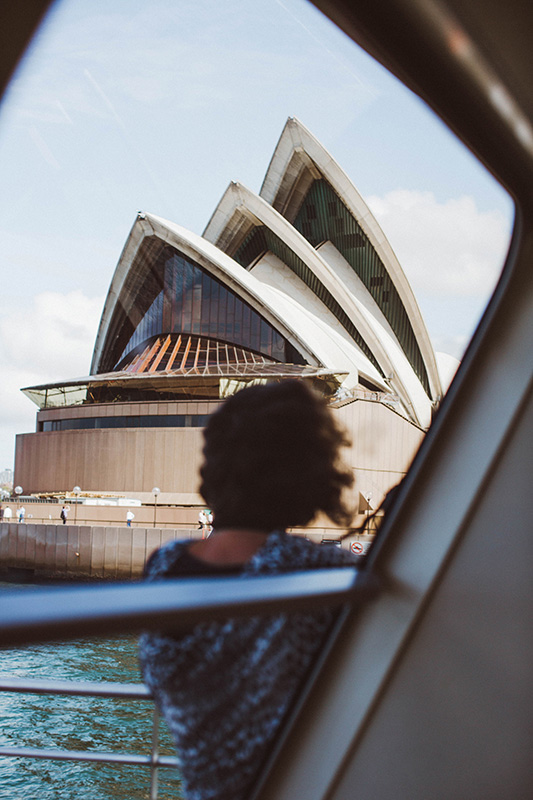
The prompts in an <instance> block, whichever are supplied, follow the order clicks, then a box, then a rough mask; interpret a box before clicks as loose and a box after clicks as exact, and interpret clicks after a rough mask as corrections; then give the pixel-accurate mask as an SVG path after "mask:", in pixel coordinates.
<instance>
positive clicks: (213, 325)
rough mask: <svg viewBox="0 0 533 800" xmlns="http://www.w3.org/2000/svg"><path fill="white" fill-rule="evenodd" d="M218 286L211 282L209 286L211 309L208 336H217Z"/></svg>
mask: <svg viewBox="0 0 533 800" xmlns="http://www.w3.org/2000/svg"><path fill="white" fill-rule="evenodd" d="M219 289H220V284H219V283H217V281H212V285H211V308H210V313H209V334H210V336H213V337H215V338H216V337H217V336H218V297H219Z"/></svg>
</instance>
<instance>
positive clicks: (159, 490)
mask: <svg viewBox="0 0 533 800" xmlns="http://www.w3.org/2000/svg"><path fill="white" fill-rule="evenodd" d="M160 492H161V489H160V488H159V486H154V488H153V489H152V494H153V496H154V528H155V522H156V517H157V496H158V494H159V493H160Z"/></svg>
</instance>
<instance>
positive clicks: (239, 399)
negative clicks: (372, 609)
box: [200, 381, 353, 530]
mask: <svg viewBox="0 0 533 800" xmlns="http://www.w3.org/2000/svg"><path fill="white" fill-rule="evenodd" d="M204 440H205V444H204V450H203V453H204V464H203V466H202V468H201V470H200V475H201V478H202V483H201V486H200V491H201V493H202V495H203V497H204V499H205V501H206V503H208V504H209V505H210V507H211V508H212V509H213V512H214V518H215V525H216V526H217V527H218V528H222V527H240V528H244V527H250V528H259V529H261V530H273V529H275V528H287V527H293V526H296V525H305V524H306V523H308V522H309V521H310V520H311V519H312V518H313V517H314V516H315V514H316V513H317V512H319V511H323V512H324V513H325V514H327V515H328V516H329V517H330V518H331V519H332V520H333V521H334V522H337V523H339V524H348V522H349V519H350V513H349V511H348V509H347V507H346V506H345V504H344V502H343V500H342V496H341V495H342V491H343V489H344V488H346V487H348V486H351V484H352V482H353V477H352V474H351V472H350V471H349V470H347V469H346V468H345V467H344V466H343V465H342V464H341V463H340V461H339V449H340V447H341V446H342V445H345V444H348V442H347V440H346V438H345V436H344V434H343V433H342V431H340V430H339V428H338V427H337V425H336V424H335V422H334V420H333V417H332V415H331V413H330V411H329V409H328V408H327V406H326V404H325V402H324V400H323V399H322V398H320V397H318V396H317V395H316V394H315V393H314V392H312V391H311V390H310V389H308V388H307V386H306V385H305V384H304V383H303V382H299V381H283V382H281V383H276V384H268V385H266V386H253V387H251V388H249V389H243V390H242V391H240V392H238V393H237V394H236V395H234V396H233V397H231V398H230V399H229V400H226V401H225V402H224V403H223V404H222V405H221V406H220V408H219V409H217V411H216V412H215V413H214V414H212V415H211V417H210V418H209V421H208V423H207V427H206V429H205V432H204Z"/></svg>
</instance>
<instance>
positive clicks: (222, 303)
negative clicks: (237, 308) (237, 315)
mask: <svg viewBox="0 0 533 800" xmlns="http://www.w3.org/2000/svg"><path fill="white" fill-rule="evenodd" d="M227 309H228V290H227V289H226V287H225V286H219V289H218V336H219V337H220V338H221V339H224V338H225V337H226V315H227Z"/></svg>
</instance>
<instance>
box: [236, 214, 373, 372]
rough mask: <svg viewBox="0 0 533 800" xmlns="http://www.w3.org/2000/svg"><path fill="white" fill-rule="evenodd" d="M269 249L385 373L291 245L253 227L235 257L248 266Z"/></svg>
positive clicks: (264, 228)
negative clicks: (317, 298) (314, 295)
mask: <svg viewBox="0 0 533 800" xmlns="http://www.w3.org/2000/svg"><path fill="white" fill-rule="evenodd" d="M267 251H270V252H271V253H274V255H275V256H277V257H278V258H279V259H280V261H283V263H284V264H286V265H287V266H288V267H289V269H291V270H292V271H293V272H294V273H295V274H296V275H297V276H298V277H299V278H300V280H302V281H303V282H304V283H305V285H306V286H308V287H309V288H310V289H311V290H312V291H313V292H314V294H316V296H317V297H319V298H320V300H321V301H322V302H323V303H324V305H325V306H327V307H328V308H329V310H330V311H331V312H332V313H333V314H334V315H335V317H336V318H337V319H338V320H339V322H340V323H341V325H342V326H343V328H345V330H347V331H348V333H349V334H350V336H351V337H352V339H353V340H354V342H356V344H357V345H358V347H359V348H360V350H362V351H363V353H364V354H365V356H366V357H367V358H368V360H369V361H370V362H371V363H372V364H373V365H374V366H375V368H376V369H377V371H378V372H379V373H380V374H381V375H383V371H382V369H381V367H380V365H379V363H378V361H377V360H376V358H375V356H374V354H373V353H372V351H371V349H370V348H369V347H368V345H367V343H366V342H365V340H364V339H363V337H362V336H361V334H360V333H359V331H358V330H357V328H356V327H355V325H354V324H353V322H352V320H351V319H350V317H349V316H348V315H347V314H346V312H345V311H344V310H343V308H342V306H341V305H340V304H339V303H338V302H337V301H336V300H335V298H334V297H333V295H332V294H331V292H329V291H328V290H327V289H326V287H325V286H324V284H323V283H322V282H321V281H320V280H319V279H318V278H317V276H316V275H315V273H314V272H313V271H312V270H310V269H309V267H308V266H307V264H306V263H305V262H304V261H302V259H301V258H299V257H298V256H297V255H296V254H295V253H294V251H293V250H291V248H290V247H288V246H287V245H286V244H285V242H283V241H282V239H280V238H279V236H276V234H275V233H273V232H272V231H271V230H270V228H267V227H265V226H263V225H261V226H258V227H256V228H253V230H251V231H250V233H249V234H248V235H247V236H246V238H245V239H244V241H243V242H242V244H241V245H240V247H239V248H238V250H237V252H236V253H235V254H234V256H233V258H234V259H235V261H237V262H238V263H239V264H240V265H241V266H242V267H245V268H248V267H249V266H251V265H253V264H254V263H255V262H256V261H257V259H258V258H260V257H261V256H262V255H264V253H266V252H267Z"/></svg>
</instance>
